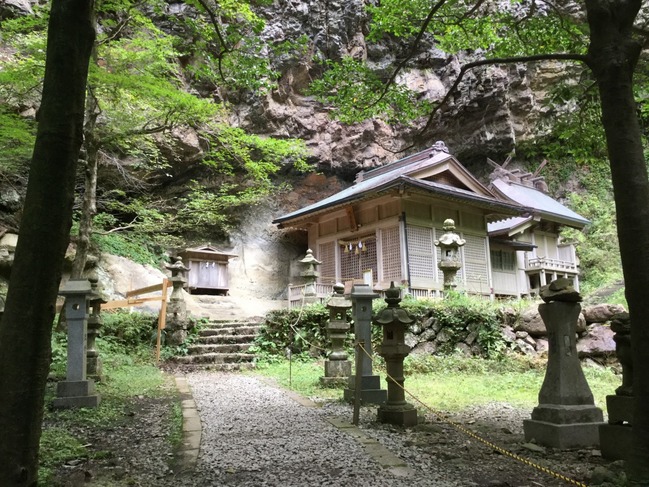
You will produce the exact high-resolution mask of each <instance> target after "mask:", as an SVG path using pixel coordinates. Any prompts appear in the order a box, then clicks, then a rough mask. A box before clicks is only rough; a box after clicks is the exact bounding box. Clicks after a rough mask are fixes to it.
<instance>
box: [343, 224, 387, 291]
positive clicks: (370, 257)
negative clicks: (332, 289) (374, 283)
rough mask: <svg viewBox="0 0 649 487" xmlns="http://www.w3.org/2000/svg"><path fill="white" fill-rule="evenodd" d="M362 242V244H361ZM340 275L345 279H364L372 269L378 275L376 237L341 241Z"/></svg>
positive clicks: (373, 274) (374, 274)
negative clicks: (366, 273) (364, 275)
mask: <svg viewBox="0 0 649 487" xmlns="http://www.w3.org/2000/svg"><path fill="white" fill-rule="evenodd" d="M359 243H360V245H359ZM339 246H340V277H341V279H342V280H343V281H345V280H349V279H362V278H363V274H364V273H365V272H366V271H369V270H371V271H372V276H374V279H376V276H377V274H378V273H377V269H378V266H377V259H376V237H375V236H373V235H372V236H370V237H362V238H359V239H358V241H355V240H352V241H348V242H340V244H339Z"/></svg>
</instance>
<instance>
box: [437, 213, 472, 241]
mask: <svg viewBox="0 0 649 487" xmlns="http://www.w3.org/2000/svg"><path fill="white" fill-rule="evenodd" d="M442 228H443V229H444V231H445V232H446V233H444V234H442V235H441V236H440V237H439V240H435V246H436V247H453V248H458V247H462V246H463V245H464V244H465V243H466V240H464V239H463V238H460V236H459V235H458V234H457V233H455V231H454V230H455V222H454V221H453V220H452V219H451V218H447V219H446V220H444V226H443V227H442Z"/></svg>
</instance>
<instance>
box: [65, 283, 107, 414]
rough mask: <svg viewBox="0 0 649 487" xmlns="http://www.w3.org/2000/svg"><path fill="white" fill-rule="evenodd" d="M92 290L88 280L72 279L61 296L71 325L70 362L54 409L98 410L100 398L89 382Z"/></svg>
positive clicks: (69, 339)
mask: <svg viewBox="0 0 649 487" xmlns="http://www.w3.org/2000/svg"><path fill="white" fill-rule="evenodd" d="M91 292H92V288H91V286H90V282H89V281H88V280H87V279H70V280H69V281H68V282H67V283H66V285H65V287H64V288H63V289H61V290H60V291H59V294H61V295H62V296H64V297H65V313H66V319H67V322H68V362H67V369H66V380H65V381H62V382H59V383H58V384H57V388H56V395H57V397H56V398H55V399H54V407H55V408H80V407H97V406H98V405H99V401H100V397H99V395H97V394H96V393H95V383H94V381H93V380H92V379H87V378H86V364H87V356H86V350H87V342H86V340H87V333H88V298H89V296H90V293H91Z"/></svg>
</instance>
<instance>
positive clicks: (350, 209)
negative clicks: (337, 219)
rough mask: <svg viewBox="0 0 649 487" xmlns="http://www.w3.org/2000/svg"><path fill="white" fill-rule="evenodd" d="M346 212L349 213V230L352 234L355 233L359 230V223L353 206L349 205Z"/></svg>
mask: <svg viewBox="0 0 649 487" xmlns="http://www.w3.org/2000/svg"><path fill="white" fill-rule="evenodd" d="M345 212H346V213H347V218H349V228H350V229H351V231H352V232H355V231H356V230H358V223H356V215H355V214H354V207H353V206H352V205H349V206H348V207H346V208H345Z"/></svg>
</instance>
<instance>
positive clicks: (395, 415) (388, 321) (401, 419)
mask: <svg viewBox="0 0 649 487" xmlns="http://www.w3.org/2000/svg"><path fill="white" fill-rule="evenodd" d="M385 294H386V297H385V301H386V302H387V303H388V307H387V308H385V309H384V310H383V311H381V312H380V313H379V314H378V316H376V317H375V318H374V324H375V325H379V326H382V327H383V340H382V341H381V346H380V347H379V349H378V350H377V353H378V354H379V355H381V356H382V357H383V358H384V359H385V365H386V369H387V373H388V377H387V381H388V398H387V401H386V402H385V404H382V405H381V406H379V410H378V415H377V420H378V421H379V422H380V423H389V424H398V425H401V426H414V425H416V424H417V409H416V408H415V407H414V406H413V405H412V404H409V403H408V402H406V393H405V391H404V389H403V385H404V382H405V379H404V377H403V360H404V359H405V358H406V357H407V356H408V354H409V353H410V347H409V346H408V345H406V343H405V332H406V327H407V326H409V325H411V324H412V323H414V322H415V320H414V319H413V318H412V317H411V316H410V315H409V314H408V312H407V311H406V310H405V309H403V308H401V307H400V306H399V303H400V302H401V296H400V295H401V291H400V290H399V289H398V288H396V287H394V282H392V283H391V285H390V288H389V289H388V290H387V291H386V293H385Z"/></svg>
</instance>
